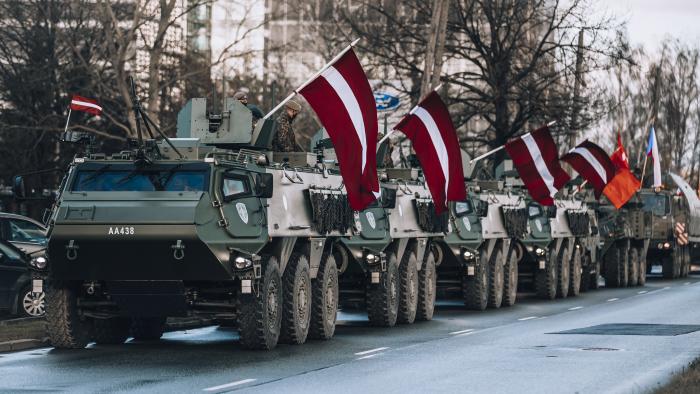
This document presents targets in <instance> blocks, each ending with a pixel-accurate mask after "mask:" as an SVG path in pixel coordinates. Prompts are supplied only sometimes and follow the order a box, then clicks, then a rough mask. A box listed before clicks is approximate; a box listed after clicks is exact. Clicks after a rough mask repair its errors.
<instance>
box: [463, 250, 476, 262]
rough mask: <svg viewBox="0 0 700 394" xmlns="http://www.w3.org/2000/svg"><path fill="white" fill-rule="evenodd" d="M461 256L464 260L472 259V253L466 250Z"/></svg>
mask: <svg viewBox="0 0 700 394" xmlns="http://www.w3.org/2000/svg"><path fill="white" fill-rule="evenodd" d="M462 256H463V257H464V259H465V260H471V259H473V258H474V253H472V252H470V251H468V250H465V251H464V254H463V255H462Z"/></svg>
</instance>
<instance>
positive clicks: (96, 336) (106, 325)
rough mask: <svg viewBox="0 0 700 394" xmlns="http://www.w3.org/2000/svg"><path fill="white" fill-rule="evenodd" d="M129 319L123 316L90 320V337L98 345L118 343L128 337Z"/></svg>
mask: <svg viewBox="0 0 700 394" xmlns="http://www.w3.org/2000/svg"><path fill="white" fill-rule="evenodd" d="M130 325H131V321H130V320H129V319H128V318H125V317H113V318H109V319H93V320H92V339H93V340H94V341H95V342H96V343H97V344H98V345H119V344H122V343H124V341H126V338H128V337H129V326H130Z"/></svg>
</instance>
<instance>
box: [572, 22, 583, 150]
mask: <svg viewBox="0 0 700 394" xmlns="http://www.w3.org/2000/svg"><path fill="white" fill-rule="evenodd" d="M582 69H583V30H581V31H579V32H578V49H577V50H576V70H575V71H574V97H573V105H572V109H571V126H570V127H571V128H570V129H569V148H573V147H574V146H576V137H577V135H578V129H579V124H578V114H579V111H580V110H581V85H582V84H583V76H582V73H583V70H582Z"/></svg>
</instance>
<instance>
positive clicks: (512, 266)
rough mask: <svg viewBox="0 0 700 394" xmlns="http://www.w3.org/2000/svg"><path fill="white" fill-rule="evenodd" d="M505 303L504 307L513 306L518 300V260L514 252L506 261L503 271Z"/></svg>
mask: <svg viewBox="0 0 700 394" xmlns="http://www.w3.org/2000/svg"><path fill="white" fill-rule="evenodd" d="M503 271H504V272H503V279H504V280H503V303H502V304H501V305H502V306H513V305H515V300H516V299H517V298H518V259H517V256H516V253H515V251H514V250H511V251H510V258H509V259H508V260H506V265H505V267H504V270H503Z"/></svg>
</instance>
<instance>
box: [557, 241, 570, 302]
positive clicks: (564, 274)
mask: <svg viewBox="0 0 700 394" xmlns="http://www.w3.org/2000/svg"><path fill="white" fill-rule="evenodd" d="M569 248H570V246H569V245H562V247H561V249H560V250H559V256H558V257H557V297H559V298H566V297H567V296H568V295H569V277H570V274H571V263H570V262H569V261H568V260H567V259H566V256H567V255H568V254H569Z"/></svg>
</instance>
